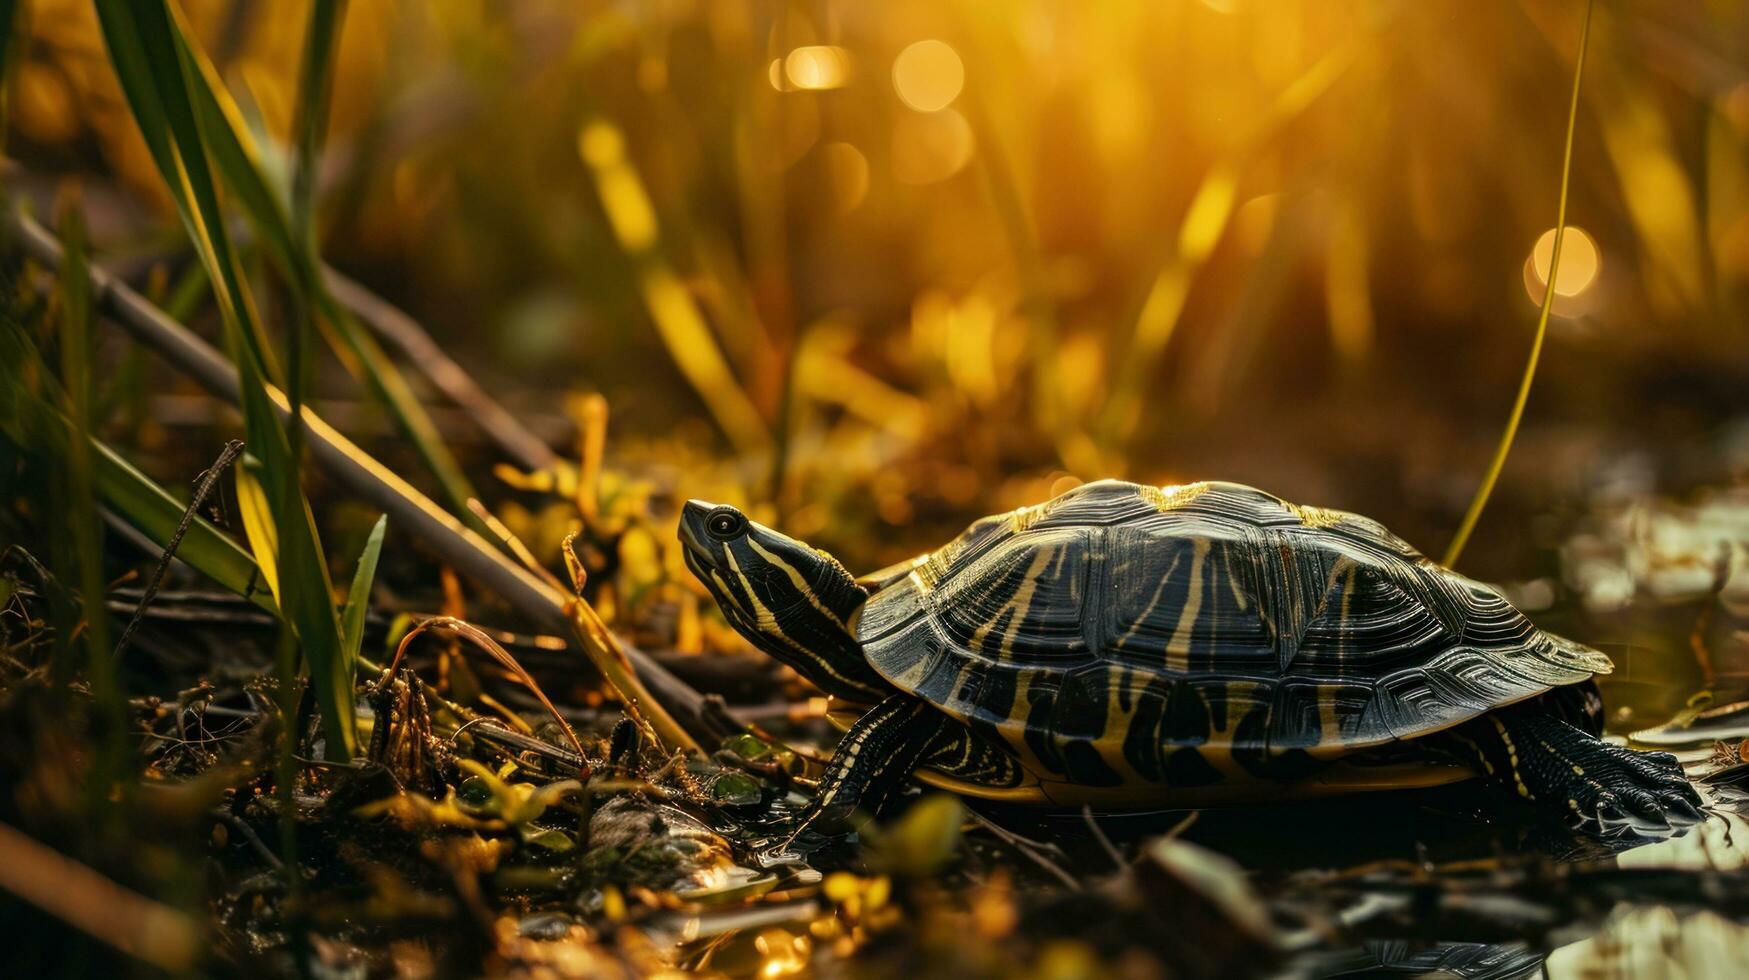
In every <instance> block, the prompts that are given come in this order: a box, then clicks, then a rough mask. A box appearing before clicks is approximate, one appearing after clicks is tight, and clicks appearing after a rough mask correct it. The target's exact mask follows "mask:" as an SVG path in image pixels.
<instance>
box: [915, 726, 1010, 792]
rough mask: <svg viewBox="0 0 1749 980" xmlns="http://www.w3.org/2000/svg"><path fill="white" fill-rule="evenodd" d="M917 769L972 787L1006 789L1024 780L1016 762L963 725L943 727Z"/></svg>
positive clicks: (989, 740)
mask: <svg viewBox="0 0 1749 980" xmlns="http://www.w3.org/2000/svg"><path fill="white" fill-rule="evenodd" d="M919 766H920V767H921V768H924V769H932V770H934V771H936V772H939V773H941V774H942V775H944V776H950V777H952V778H954V779H957V780H960V781H962V782H966V783H971V784H973V785H975V786H991V787H997V788H1007V787H1012V786H1018V785H1020V783H1021V782H1022V780H1023V779H1024V778H1025V772H1024V771H1023V770H1022V769H1021V768H1020V760H1019V759H1016V758H1015V757H1014V753H1012V752H1009V751H1007V750H1006V749H1004V748H1002V747H1001V746H1000V745H999V744H997V743H996V741H995V740H994V739H992V738H989V737H987V736H984V735H980V734H978V733H977V732H974V731H972V729H970V728H968V727H966V726H965V725H959V724H953V723H951V722H950V723H947V724H944V725H942V726H941V728H940V730H939V731H938V732H937V733H936V735H935V737H934V738H933V739H931V740H930V742H929V748H928V750H927V751H926V752H925V753H924V755H923V759H922V761H921V762H920V763H919Z"/></svg>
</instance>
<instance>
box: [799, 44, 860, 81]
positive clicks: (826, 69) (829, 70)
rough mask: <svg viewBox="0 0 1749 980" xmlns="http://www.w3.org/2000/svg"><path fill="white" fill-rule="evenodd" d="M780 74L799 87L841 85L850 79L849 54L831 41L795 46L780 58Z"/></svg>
mask: <svg viewBox="0 0 1749 980" xmlns="http://www.w3.org/2000/svg"><path fill="white" fill-rule="evenodd" d="M783 73H784V77H785V78H787V79H789V83H790V85H792V86H794V87H795V88H798V89H807V90H811V91H823V90H825V89H834V88H843V87H844V84H845V83H846V82H848V81H849V80H850V53H849V52H848V51H845V50H844V49H843V48H839V47H834V46H832V45H830V44H810V45H807V46H806V47H800V48H796V49H795V50H794V51H791V52H790V53H789V55H788V57H786V58H784V59H783Z"/></svg>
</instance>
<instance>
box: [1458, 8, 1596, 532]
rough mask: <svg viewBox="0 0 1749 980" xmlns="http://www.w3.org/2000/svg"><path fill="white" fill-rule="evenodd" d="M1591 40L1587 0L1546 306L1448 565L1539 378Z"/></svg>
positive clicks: (1496, 475)
mask: <svg viewBox="0 0 1749 980" xmlns="http://www.w3.org/2000/svg"><path fill="white" fill-rule="evenodd" d="M1590 40H1591V2H1590V0H1586V4H1585V20H1584V22H1583V23H1582V25H1581V26H1580V28H1579V57H1578V58H1577V60H1576V61H1575V62H1574V64H1573V94H1572V97H1571V98H1570V100H1569V101H1568V105H1567V143H1566V148H1565V149H1564V150H1562V152H1561V197H1560V204H1559V205H1558V206H1557V207H1556V208H1555V247H1554V251H1553V253H1552V254H1550V256H1549V283H1548V286H1547V288H1545V289H1544V290H1543V302H1542V309H1541V310H1540V311H1539V312H1538V313H1537V318H1536V339H1534V340H1532V341H1531V344H1530V357H1529V359H1528V360H1526V361H1525V365H1524V377H1523V379H1521V380H1520V381H1519V383H1518V397H1517V398H1516V399H1514V400H1513V402H1512V414H1510V415H1508V416H1507V418H1506V430H1505V431H1504V432H1502V433H1501V434H1500V445H1499V446H1497V447H1496V448H1495V449H1494V459H1493V460H1492V461H1491V462H1489V464H1488V473H1487V475H1486V476H1484V477H1483V478H1482V485H1481V486H1480V487H1477V488H1476V495H1475V497H1474V498H1473V499H1471V500H1470V509H1469V510H1468V511H1467V512H1465V514H1464V522H1463V524H1461V525H1459V526H1458V531H1457V534H1455V535H1453V536H1452V539H1451V546H1450V547H1448V548H1446V550H1445V558H1444V563H1445V564H1446V565H1447V566H1452V565H1456V564H1457V560H1458V558H1460V557H1461V556H1462V555H1463V553H1464V546H1465V545H1467V544H1469V542H1470V535H1471V534H1472V533H1473V532H1474V531H1475V530H1476V522H1477V521H1480V520H1481V519H1482V510H1483V508H1485V507H1487V506H1488V497H1489V496H1491V495H1492V494H1493V493H1494V484H1495V483H1497V482H1499V480H1500V471H1501V470H1503V469H1505V468H1506V457H1507V456H1508V455H1510V454H1511V453H1512V442H1513V440H1514V439H1516V438H1517V437H1518V424H1519V422H1521V421H1523V420H1524V406H1525V405H1526V404H1527V403H1528V402H1529V401H1530V386H1531V383H1532V382H1533V381H1535V380H1536V366H1537V362H1538V361H1540V360H1542V353H1543V340H1544V338H1546V337H1547V336H1548V332H1549V311H1550V310H1552V309H1553V308H1554V305H1555V283H1556V282H1557V281H1559V280H1557V279H1556V275H1557V274H1558V273H1559V272H1560V269H1561V239H1562V238H1564V237H1566V234H1567V187H1568V184H1569V182H1570V181H1571V179H1572V175H1573V131H1574V130H1575V129H1577V128H1578V125H1579V81H1580V79H1582V78H1584V77H1585V49H1586V47H1587V46H1588V43H1589V41H1590Z"/></svg>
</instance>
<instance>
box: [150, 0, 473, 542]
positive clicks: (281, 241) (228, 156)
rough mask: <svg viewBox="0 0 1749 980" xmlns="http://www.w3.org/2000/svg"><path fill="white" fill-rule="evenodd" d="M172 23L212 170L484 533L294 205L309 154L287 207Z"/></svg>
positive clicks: (313, 111)
mask: <svg viewBox="0 0 1749 980" xmlns="http://www.w3.org/2000/svg"><path fill="white" fill-rule="evenodd" d="M334 6H335V5H334V4H332V3H327V4H323V3H317V4H315V5H313V7H312V10H311V22H310V28H309V29H310V32H311V35H310V38H309V39H308V40H309V41H310V43H311V44H314V45H315V46H317V47H319V48H322V49H324V52H325V53H311V52H309V51H306V52H305V55H304V59H305V67H304V70H305V72H306V73H312V72H319V73H320V78H311V77H304V78H301V79H300V84H299V98H300V104H299V107H298V117H299V128H300V135H299V145H300V149H301V150H304V151H307V152H309V153H312V154H313V153H314V149H315V147H316V146H317V145H318V144H319V139H318V136H317V133H316V132H315V130H316V129H317V128H319V126H320V125H321V122H322V120H324V119H325V118H326V108H325V107H326V98H325V95H326V92H327V86H328V76H330V75H331V74H332V72H331V62H332V47H333V45H334V41H335V38H334V36H333V35H335V34H337V32H338V11H337V10H334V11H330V12H329V13H328V14H327V15H326V17H327V19H326V20H324V14H323V11H322V8H323V7H334ZM171 27H172V29H173V30H174V35H173V37H174V41H175V44H176V47H177V51H178V52H179V54H180V55H181V56H182V58H183V60H184V61H185V62H186V63H187V64H188V65H189V66H190V69H191V70H190V71H189V95H190V98H191V100H192V102H193V105H194V109H195V112H196V114H197V115H198V118H199V120H200V123H201V130H202V132H203V134H204V135H205V136H206V138H207V142H208V150H209V152H210V153H211V154H212V159H213V164H214V168H215V169H216V170H217V172H218V174H219V176H220V177H222V178H223V180H224V184H225V186H226V188H228V189H229V190H230V192H231V194H232V196H233V197H234V198H235V199H236V201H237V203H238V205H239V206H240V207H241V208H242V210H243V213H244V214H245V215H247V216H248V218H249V223H250V225H251V227H253V228H254V229H255V233H256V235H257V236H259V238H260V240H261V242H262V244H264V245H266V246H267V253H268V255H269V256H270V257H271V258H272V259H273V261H274V264H275V266H276V267H277V268H278V270H279V271H280V274H281V275H283V276H284V277H285V279H286V281H287V283H288V284H290V286H291V288H292V290H293V291H294V292H295V293H296V294H297V296H298V297H299V301H300V302H302V303H304V304H305V309H307V310H309V311H311V312H313V313H315V314H317V315H318V326H320V327H321V328H322V331H323V336H324V337H325V338H326V339H327V341H328V344H329V346H330V347H332V348H333V349H334V352H335V354H336V355H337V356H338V357H339V358H340V360H341V362H342V363H343V364H345V365H346V367H347V368H348V370H350V371H351V372H352V373H353V374H354V375H355V376H357V377H359V378H360V379H362V380H363V381H364V383H365V386H366V387H367V388H368V389H369V390H370V393H371V395H372V397H374V398H375V399H376V400H377V401H378V402H380V403H381V404H382V405H383V406H384V407H385V408H386V409H387V410H388V413H389V416H390V418H391V419H393V421H394V423H395V425H396V427H397V428H399V429H400V431H401V433H402V434H403V435H404V436H405V437H406V438H407V440H408V441H409V442H410V443H412V445H413V449H414V452H416V453H418V455H419V458H420V460H421V461H422V462H423V463H424V464H425V466H426V468H427V469H428V470H430V471H431V473H432V475H433V476H434V477H435V478H436V479H437V482H438V484H439V486H440V487H441V488H442V490H443V495H444V497H445V498H446V500H447V501H448V503H449V507H450V509H451V511H453V512H454V513H455V514H456V515H457V516H459V517H461V519H462V520H464V521H466V522H468V523H469V524H470V526H473V527H474V529H475V530H476V531H480V532H483V533H485V532H486V528H485V527H484V525H480V524H478V521H477V519H476V518H475V517H474V516H473V514H472V513H471V512H470V511H469V510H468V508H467V501H468V500H469V499H470V498H473V497H477V496H479V494H478V493H477V492H476V491H475V490H474V488H473V486H472V484H471V483H470V482H469V481H468V479H467V476H466V475H465V474H463V473H462V469H461V464H460V463H458V462H457V461H456V459H455V456H454V454H452V453H451V452H450V451H449V447H448V446H446V445H445V444H444V442H443V437H442V436H441V435H440V434H439V432H438V429H437V425H436V424H435V423H434V422H432V421H431V416H430V414H429V413H428V412H426V410H425V407H424V406H423V405H422V404H420V402H419V399H418V397H417V396H416V395H414V393H413V389H412V387H411V386H410V385H409V384H408V383H407V380H406V377H405V376H404V375H403V374H402V373H401V371H400V370H399V369H398V368H397V367H396V366H395V363H394V361H392V360H390V358H389V356H388V354H387V352H385V351H384V350H383V348H382V345H381V344H380V343H378V342H377V339H376V338H375V337H374V336H372V335H371V334H370V333H369V332H368V331H366V330H364V329H363V328H362V327H360V326H359V324H358V322H357V320H356V319H355V318H354V317H353V316H352V314H351V313H350V312H349V311H348V310H346V309H345V307H343V306H341V305H340V304H339V303H338V302H336V301H335V300H334V298H333V296H332V295H331V294H330V293H329V291H328V288H327V285H326V281H325V279H324V277H323V276H322V274H321V260H320V258H319V256H318V255H317V252H316V243H315V234H314V217H313V214H312V213H311V202H310V201H309V200H307V199H304V200H302V203H301V205H300V203H299V202H300V198H301V197H306V196H307V195H311V194H313V192H314V189H313V183H314V177H313V171H314V167H315V161H314V159H313V157H312V158H311V159H309V160H308V161H306V160H305V159H304V158H303V156H302V153H300V158H299V162H298V164H297V167H298V169H297V175H298V176H297V179H296V180H295V181H294V187H293V204H294V207H293V209H292V211H291V213H288V211H287V208H286V206H285V205H284V204H283V203H282V202H281V200H280V198H279V196H278V194H276V193H275V192H274V190H273V188H272V185H271V184H270V183H269V182H268V179H267V176H266V172H265V171H264V170H263V168H262V166H261V162H260V161H261V155H260V152H259V150H258V149H257V148H256V146H255V144H254V141H253V140H252V139H251V138H250V136H249V129H248V127H247V126H246V125H245V124H244V122H243V118H242V114H241V113H240V112H239V111H238V109H237V107H236V104H235V103H234V102H233V101H232V100H231V97H230V95H229V93H228V92H227V91H226V89H225V87H224V84H223V82H221V81H220V79H219V77H218V73H217V71H216V70H215V69H214V68H213V66H212V64H211V63H210V62H209V61H208V60H207V58H206V56H205V55H204V54H203V53H202V52H201V50H200V49H199V47H198V46H196V45H195V44H194V42H193V40H192V35H191V34H190V32H189V31H188V30H187V28H186V26H185V25H183V24H182V22H181V21H180V20H179V19H173V20H172V21H171ZM315 98H320V99H321V102H322V104H321V105H319V106H312V105H308V104H306V103H305V102H304V101H303V100H305V99H315ZM288 394H289V391H288ZM488 540H490V537H489V534H488Z"/></svg>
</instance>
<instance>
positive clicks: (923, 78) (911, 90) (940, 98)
mask: <svg viewBox="0 0 1749 980" xmlns="http://www.w3.org/2000/svg"><path fill="white" fill-rule="evenodd" d="M965 83H966V69H965V66H964V65H963V64H961V63H960V56H959V52H957V51H955V50H954V49H953V48H952V46H950V45H949V44H948V43H947V42H945V41H937V40H934V39H930V40H926V41H918V42H916V43H915V44H912V45H911V46H910V47H907V48H906V49H905V50H903V51H901V52H899V56H898V57H897V58H895V59H893V90H894V91H896V92H898V93H899V100H900V101H901V102H904V103H905V104H906V105H908V106H910V107H911V108H913V109H916V110H917V111H918V112H938V111H940V110H942V109H945V108H947V107H948V106H949V105H952V104H953V100H954V99H956V98H959V94H960V89H961V88H962V87H964V86H965Z"/></svg>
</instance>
